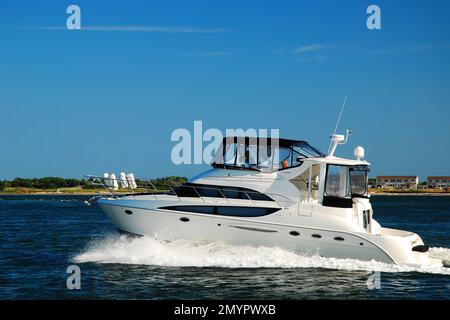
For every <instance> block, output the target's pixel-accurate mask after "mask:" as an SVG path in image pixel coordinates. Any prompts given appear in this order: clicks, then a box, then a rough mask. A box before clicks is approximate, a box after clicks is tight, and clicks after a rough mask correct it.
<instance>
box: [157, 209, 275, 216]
mask: <svg viewBox="0 0 450 320" xmlns="http://www.w3.org/2000/svg"><path fill="white" fill-rule="evenodd" d="M160 209H167V210H174V211H184V212H194V213H207V214H218V215H223V216H234V217H260V216H265V215H268V214H271V213H274V212H276V211H278V210H280V209H278V208H261V207H235V206H168V207H161V208H160Z"/></svg>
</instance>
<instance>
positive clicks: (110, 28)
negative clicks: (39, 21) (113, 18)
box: [20, 26, 230, 33]
mask: <svg viewBox="0 0 450 320" xmlns="http://www.w3.org/2000/svg"><path fill="white" fill-rule="evenodd" d="M20 29H25V30H44V31H64V30H67V31H100V32H153V33H221V32H229V31H230V30H229V29H224V28H193V27H162V26H86V27H84V26H82V27H81V29H79V30H69V29H67V28H66V27H24V28H20Z"/></svg>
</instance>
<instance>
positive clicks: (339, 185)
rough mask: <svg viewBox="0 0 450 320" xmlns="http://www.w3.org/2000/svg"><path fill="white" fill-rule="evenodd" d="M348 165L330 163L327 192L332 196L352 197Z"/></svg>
mask: <svg viewBox="0 0 450 320" xmlns="http://www.w3.org/2000/svg"><path fill="white" fill-rule="evenodd" d="M348 180H349V171H348V167H347V166H337V165H328V167H327V179H326V186H325V194H326V195H327V196H330V197H339V198H347V197H350V188H349V183H348V182H349V181H348Z"/></svg>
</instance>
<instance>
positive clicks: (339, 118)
mask: <svg viewBox="0 0 450 320" xmlns="http://www.w3.org/2000/svg"><path fill="white" fill-rule="evenodd" d="M346 103H347V96H345V99H344V103H342V107H341V112H340V113H339V117H338V119H337V122H336V127H335V128H334V132H333V134H336V131H337V128H338V126H339V122H340V121H341V116H342V112H344V108H345V104H346Z"/></svg>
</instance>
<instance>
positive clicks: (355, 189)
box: [349, 166, 369, 197]
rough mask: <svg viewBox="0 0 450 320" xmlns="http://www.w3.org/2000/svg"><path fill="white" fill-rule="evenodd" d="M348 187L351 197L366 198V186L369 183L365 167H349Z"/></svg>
mask: <svg viewBox="0 0 450 320" xmlns="http://www.w3.org/2000/svg"><path fill="white" fill-rule="evenodd" d="M349 170H350V187H351V192H352V196H353V197H355V196H362V197H367V196H368V190H367V185H368V183H369V177H368V174H367V173H368V171H369V168H368V167H367V166H352V167H350V169H349Z"/></svg>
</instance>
